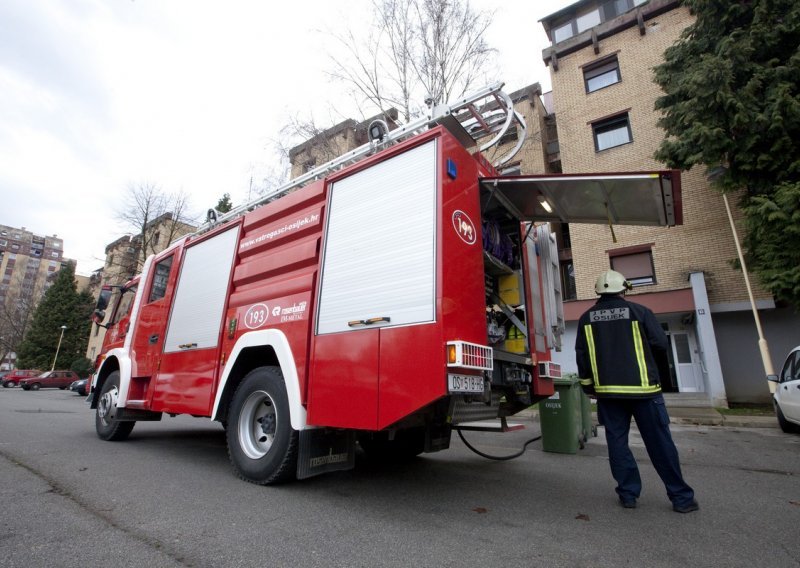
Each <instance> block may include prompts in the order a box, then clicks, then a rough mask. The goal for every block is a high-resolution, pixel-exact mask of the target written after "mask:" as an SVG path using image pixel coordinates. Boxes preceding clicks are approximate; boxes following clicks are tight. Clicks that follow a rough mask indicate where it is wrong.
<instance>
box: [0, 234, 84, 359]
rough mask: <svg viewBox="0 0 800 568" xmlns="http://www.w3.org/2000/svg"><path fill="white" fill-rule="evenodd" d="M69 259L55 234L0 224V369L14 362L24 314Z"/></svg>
mask: <svg viewBox="0 0 800 568" xmlns="http://www.w3.org/2000/svg"><path fill="white" fill-rule="evenodd" d="M70 262H74V261H72V260H70V259H67V258H65V257H64V241H63V240H62V239H60V238H58V236H57V235H52V236H41V235H37V234H35V233H32V232H31V231H28V230H27V229H25V227H22V228H16V227H9V226H7V225H0V277H2V280H0V352H2V353H0V357H2V358H3V359H2V361H0V367H1V368H0V370H6V369H8V368H11V367H13V366H14V362H15V360H16V355H15V353H14V349H15V348H16V346H17V345H19V343H20V342H21V341H22V332H23V331H24V327H25V325H24V323H25V321H24V320H25V318H30V317H31V316H32V315H33V309H34V308H35V306H36V305H38V302H39V300H40V299H41V297H42V295H44V293H45V291H46V290H47V288H49V287H50V285H51V284H52V283H53V281H54V279H55V275H56V274H58V271H59V270H61V268H62V267H63V266H65V265H66V264H67V263H70Z"/></svg>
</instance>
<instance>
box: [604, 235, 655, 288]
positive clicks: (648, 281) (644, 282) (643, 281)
mask: <svg viewBox="0 0 800 568" xmlns="http://www.w3.org/2000/svg"><path fill="white" fill-rule="evenodd" d="M606 253H607V254H608V263H609V266H610V267H611V269H612V270H616V271H618V272H621V273H622V274H623V275H624V276H625V279H626V280H627V281H628V282H630V283H631V286H633V287H634V288H638V287H639V286H655V285H656V284H658V278H657V277H656V266H655V261H654V260H653V245H652V243H650V244H646V245H638V246H632V247H624V248H619V249H613V250H608V251H606ZM639 255H647V260H648V261H649V266H650V274H649V275H647V274H642V275H635V276H631V275H630V274H626V273H625V271H624V270H622V269H621V268H619V267H615V266H614V260H615V259H617V260H618V259H621V258H631V257H634V256H639ZM628 272H630V271H628Z"/></svg>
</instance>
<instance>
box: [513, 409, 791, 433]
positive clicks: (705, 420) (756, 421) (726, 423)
mask: <svg viewBox="0 0 800 568" xmlns="http://www.w3.org/2000/svg"><path fill="white" fill-rule="evenodd" d="M509 418H510V420H520V419H526V420H530V421H536V422H538V421H539V412H538V410H535V409H531V408H528V409H525V410H523V411H522V412H519V413H517V414H515V415H514V416H511V417H509ZM669 418H670V423H671V424H681V425H686V426H722V427H726V428H775V429H777V428H778V422H777V419H776V418H775V417H773V416H725V415H723V414H720V413H719V412H717V411H716V410H710V409H709V410H705V411H700V412H698V411H697V409H694V408H693V409H680V408H674V407H673V408H670V409H669ZM595 421H596V419H595Z"/></svg>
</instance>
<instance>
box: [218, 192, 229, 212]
mask: <svg viewBox="0 0 800 568" xmlns="http://www.w3.org/2000/svg"><path fill="white" fill-rule="evenodd" d="M214 209H216V210H217V211H219V212H220V213H227V212H228V211H230V210H231V209H233V202H231V194H230V193H226V194H224V195H223V196H222V197H220V199H219V201H217V206H216V207H215V208H214Z"/></svg>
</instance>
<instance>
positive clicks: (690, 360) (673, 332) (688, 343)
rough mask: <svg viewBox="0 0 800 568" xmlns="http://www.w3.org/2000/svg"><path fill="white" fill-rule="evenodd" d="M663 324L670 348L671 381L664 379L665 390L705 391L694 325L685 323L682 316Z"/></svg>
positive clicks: (668, 351) (668, 354)
mask: <svg viewBox="0 0 800 568" xmlns="http://www.w3.org/2000/svg"><path fill="white" fill-rule="evenodd" d="M661 326H662V327H663V328H664V331H665V332H666V334H667V339H668V340H669V348H668V349H667V358H668V359H669V374H668V376H669V381H665V380H663V376H664V375H665V373H663V372H662V388H663V390H664V392H705V382H704V380H703V366H702V362H701V358H700V350H699V349H698V348H697V337H696V335H695V330H694V327H693V326H692V325H690V324H685V323H684V322H683V321H682V318H675V319H671V320H668V321H666V322H663V323H662V324H661Z"/></svg>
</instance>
